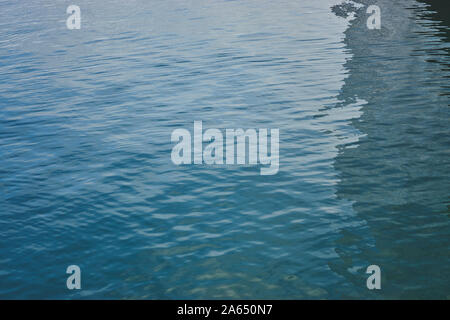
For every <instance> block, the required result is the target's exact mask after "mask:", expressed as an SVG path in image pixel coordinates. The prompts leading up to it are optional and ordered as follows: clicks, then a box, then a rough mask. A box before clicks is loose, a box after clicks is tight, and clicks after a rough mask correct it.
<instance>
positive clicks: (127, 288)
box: [0, 0, 450, 299]
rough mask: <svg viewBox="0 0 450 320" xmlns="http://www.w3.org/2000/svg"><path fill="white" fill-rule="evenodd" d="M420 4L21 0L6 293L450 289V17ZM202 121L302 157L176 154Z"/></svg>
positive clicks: (5, 45) (205, 294)
mask: <svg viewBox="0 0 450 320" xmlns="http://www.w3.org/2000/svg"><path fill="white" fill-rule="evenodd" d="M399 2H400V3H398V2H395V4H393V3H391V1H378V4H379V5H380V7H381V8H382V28H381V30H372V31H370V32H368V30H367V28H366V26H365V17H366V15H365V13H364V9H361V10H362V11H361V10H359V11H358V10H357V12H356V16H355V19H354V20H352V21H350V22H349V21H347V20H346V19H343V18H341V17H339V16H338V15H336V14H335V13H340V14H341V15H342V12H344V10H331V8H332V7H333V6H334V5H336V4H338V3H339V1H338V0H336V1H333V0H321V1H296V2H292V1H277V2H273V1H245V2H244V1H206V0H205V1H195V2H193V3H190V4H189V5H188V4H186V3H185V2H183V1H177V0H171V1H160V2H148V1H139V0H137V1H133V2H126V1H118V0H114V1H112V0H111V1H108V5H104V3H103V2H100V1H96V2H95V3H92V1H83V0H80V1H78V3H77V4H78V5H79V6H80V7H81V10H82V29H81V30H79V31H69V30H67V29H66V28H65V21H64V18H65V9H66V7H65V4H64V3H58V2H57V3H56V4H55V2H54V1H49V0H41V1H36V2H33V3H32V4H27V6H26V8H23V7H22V6H23V5H21V4H20V3H17V2H0V7H1V9H2V10H0V18H1V19H0V21H1V30H2V31H1V32H0V43H1V44H2V45H1V46H0V56H1V60H0V103H1V105H0V134H1V135H0V155H1V158H0V183H1V188H2V192H1V194H0V208H2V209H1V210H0V238H1V239H0V297H4V298H62V299H65V298H152V299H156V298H291V299H296V298H306V299H308V298H374V297H375V298H392V297H401V298H405V297H406V298H419V297H433V298H448V297H447V291H448V281H447V279H448V275H449V270H448V266H447V263H448V258H449V257H448V248H449V234H448V218H449V211H448V206H447V205H448V190H450V188H449V181H450V179H449V177H448V175H449V162H448V161H449V160H448V159H449V157H448V156H449V152H448V151H449V149H448V146H449V141H448V139H449V137H450V135H449V132H448V130H449V129H448V120H449V118H448V115H449V114H448V97H449V95H448V71H449V70H448V63H449V61H448V60H449V58H448V48H449V47H448V42H447V40H448V36H447V38H445V37H446V33H445V32H446V31H445V30H448V29H444V25H443V24H442V23H441V22H438V20H435V19H438V16H437V15H436V14H433V13H432V12H431V11H430V10H429V8H428V7H427V6H426V5H424V4H420V3H418V2H415V1H412V0H408V1H402V2H401V1H399ZM349 8H351V6H350V7H349ZM347 9H348V8H347ZM334 12H335V13H334ZM61 13H63V15H61ZM447 35H448V32H447ZM194 120H202V121H203V126H204V128H205V129H207V128H239V127H242V128H279V130H280V171H279V172H278V174H277V175H274V176H260V175H259V168H255V167H208V166H180V167H177V166H174V165H173V163H172V162H171V160H170V152H171V148H172V144H171V143H170V135H171V133H172V131H173V130H174V129H175V128H180V127H183V128H187V129H190V130H191V129H192V125H193V121H194ZM70 264H77V265H79V266H80V267H81V269H82V288H83V289H82V290H81V291H77V292H72V291H70V292H69V291H68V290H67V289H66V288H65V281H66V274H65V270H66V267H67V266H68V265H70ZM370 264H377V265H379V266H380V267H381V270H382V277H383V280H382V288H383V289H382V290H381V291H380V292H371V291H368V290H367V288H366V276H367V275H366V274H365V273H364V271H365V268H366V267H367V266H368V265H370Z"/></svg>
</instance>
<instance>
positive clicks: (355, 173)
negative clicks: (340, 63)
mask: <svg viewBox="0 0 450 320" xmlns="http://www.w3.org/2000/svg"><path fill="white" fill-rule="evenodd" d="M378 4H379V6H380V7H381V8H384V10H382V19H383V22H382V29H381V30H379V31H375V32H370V33H368V32H367V31H366V30H365V25H364V24H365V15H364V13H365V12H364V9H362V10H361V11H358V12H357V18H356V19H355V20H354V21H353V22H352V26H351V27H350V28H349V29H348V30H347V31H346V38H345V43H346V45H347V47H348V48H349V49H350V50H351V53H352V59H350V60H349V61H348V62H347V63H346V64H345V67H346V68H347V69H348V70H349V77H348V78H347V79H346V81H345V85H344V86H343V88H342V91H341V93H340V95H339V99H340V100H342V101H343V103H344V104H345V103H351V102H352V101H354V100H355V99H356V98H359V99H364V100H365V101H367V104H365V105H364V106H363V108H362V111H363V113H362V115H361V117H360V118H359V119H357V120H355V121H353V126H354V127H355V128H357V129H358V130H359V131H360V132H361V133H362V134H364V137H362V138H361V139H360V140H359V141H358V143H357V144H356V145H355V144H346V145H343V146H342V148H341V150H340V152H339V155H338V156H337V158H336V161H335V164H334V166H335V168H336V170H338V171H339V172H340V174H339V177H340V182H339V184H338V191H337V195H338V196H339V198H341V199H347V200H350V201H351V202H352V203H353V210H355V211H356V212H357V215H358V217H359V218H361V219H364V220H365V221H366V222H367V226H368V229H369V233H368V234H364V235H361V234H358V233H354V232H353V231H352V230H343V232H342V240H341V242H338V246H337V248H338V249H339V251H338V252H339V254H340V256H341V261H340V262H338V263H336V264H335V265H333V270H334V271H336V272H338V273H339V274H342V275H343V276H345V277H346V278H347V279H348V280H349V281H353V282H354V283H355V284H356V283H358V282H360V281H361V280H360V279H359V278H362V277H364V274H362V273H361V275H360V277H358V276H357V275H354V274H353V273H352V272H351V270H352V269H351V268H352V267H354V266H355V265H358V264H360V266H361V267H362V266H364V265H368V264H377V265H379V266H380V267H381V269H382V274H383V275H384V276H383V290H382V292H381V293H373V295H372V297H382V298H428V299H429V298H448V297H449V296H448V294H449V289H450V285H449V276H450V272H449V271H450V269H449V266H448V261H449V248H450V237H449V193H448V192H449V190H450V180H449V173H450V167H449V164H450V163H449V159H450V158H449V156H450V154H449V151H450V150H449V148H448V147H449V145H450V135H449V133H450V132H449V108H448V106H449V104H448V102H449V100H448V94H449V90H448V77H449V75H450V73H449V68H448V65H449V55H448V50H449V47H450V46H449V44H448V37H447V38H445V34H446V33H447V35H448V25H444V24H442V23H441V21H437V20H434V19H436V17H435V15H434V14H433V13H432V11H430V8H429V7H427V6H426V5H424V4H421V3H416V2H414V1H404V2H401V1H399V2H395V4H394V3H392V2H391V1H384V2H383V1H379V2H378ZM386 8H389V11H387V10H386ZM383 11H384V12H383ZM394 17H395V18H394ZM444 41H445V42H444ZM338 107H339V106H338ZM359 294H362V295H363V296H364V293H363V292H360V293H359ZM366 295H367V294H366ZM369 296H370V295H369Z"/></svg>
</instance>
